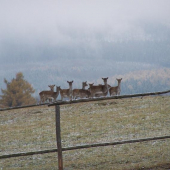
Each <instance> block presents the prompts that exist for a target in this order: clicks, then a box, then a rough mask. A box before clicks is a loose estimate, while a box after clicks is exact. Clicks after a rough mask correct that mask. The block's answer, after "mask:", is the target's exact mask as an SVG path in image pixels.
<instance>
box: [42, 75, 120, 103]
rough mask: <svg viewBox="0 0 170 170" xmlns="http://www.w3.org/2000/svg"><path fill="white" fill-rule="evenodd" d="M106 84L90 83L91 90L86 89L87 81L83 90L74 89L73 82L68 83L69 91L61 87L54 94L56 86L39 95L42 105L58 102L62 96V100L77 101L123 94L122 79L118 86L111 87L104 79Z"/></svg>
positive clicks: (83, 84) (104, 79) (83, 83)
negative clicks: (78, 99)
mask: <svg viewBox="0 0 170 170" xmlns="http://www.w3.org/2000/svg"><path fill="white" fill-rule="evenodd" d="M102 79H103V82H104V84H98V85H94V83H89V88H88V89H85V88H86V86H88V84H87V81H85V82H82V88H81V89H72V86H73V81H67V83H68V84H69V88H68V89H61V88H60V86H56V92H54V86H55V85H49V87H50V90H49V91H48V90H46V91H41V92H40V93H39V96H40V103H42V102H43V103H44V102H46V101H48V102H54V101H56V99H57V97H58V96H59V94H60V96H61V100H63V99H64V98H69V100H76V99H77V98H80V99H82V98H94V97H105V96H107V95H108V92H109V94H110V96H114V95H120V92H121V87H120V85H121V81H122V78H121V79H116V80H117V81H118V85H117V86H114V87H112V86H110V85H109V84H107V80H108V77H107V78H102Z"/></svg>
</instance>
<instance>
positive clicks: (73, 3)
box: [0, 0, 170, 54]
mask: <svg viewBox="0 0 170 170" xmlns="http://www.w3.org/2000/svg"><path fill="white" fill-rule="evenodd" d="M148 22H150V23H153V22H156V23H158V24H164V25H166V26H168V27H169V28H170V0H48V1H47V0H0V25H1V26H0V45H2V44H4V43H8V42H16V43H19V42H20V43H25V44H29V45H39V44H48V45H51V46H56V45H58V46H60V45H65V44H67V45H69V44H70V43H79V42H82V41H87V42H88V41H91V42H93V41H96V40H97V41H101V40H105V41H117V40H122V39H127V38H129V36H130V37H131V38H133V39H142V40H143V39H146V40H147V39H152V37H151V36H150V35H149V34H147V33H146V32H145V31H144V30H143V29H142V27H141V23H148ZM0 54H1V53H0Z"/></svg>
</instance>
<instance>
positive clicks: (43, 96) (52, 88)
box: [39, 85, 55, 103]
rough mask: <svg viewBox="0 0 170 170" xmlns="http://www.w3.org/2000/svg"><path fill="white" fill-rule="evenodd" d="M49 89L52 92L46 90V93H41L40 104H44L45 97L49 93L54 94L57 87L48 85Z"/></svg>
mask: <svg viewBox="0 0 170 170" xmlns="http://www.w3.org/2000/svg"><path fill="white" fill-rule="evenodd" d="M48 87H49V88H50V90H48V91H47V90H46V91H41V92H40V93H39V96H40V103H42V102H45V96H46V94H48V93H49V92H54V87H55V85H48Z"/></svg>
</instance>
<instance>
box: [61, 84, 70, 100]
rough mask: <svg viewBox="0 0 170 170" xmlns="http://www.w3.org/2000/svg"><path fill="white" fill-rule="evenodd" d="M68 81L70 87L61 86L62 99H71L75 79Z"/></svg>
mask: <svg viewBox="0 0 170 170" xmlns="http://www.w3.org/2000/svg"><path fill="white" fill-rule="evenodd" d="M67 83H68V84H69V89H61V88H60V87H59V91H60V95H61V100H63V98H69V99H70V101H71V100H72V93H73V90H72V84H73V81H67Z"/></svg>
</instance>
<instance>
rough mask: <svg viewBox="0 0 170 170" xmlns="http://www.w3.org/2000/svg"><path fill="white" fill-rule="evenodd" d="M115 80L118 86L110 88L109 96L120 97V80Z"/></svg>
mask: <svg viewBox="0 0 170 170" xmlns="http://www.w3.org/2000/svg"><path fill="white" fill-rule="evenodd" d="M116 80H117V82H118V85H117V86H115V87H111V88H110V89H109V93H110V96H114V95H120V92H121V88H120V85H121V81H122V78H120V79H116Z"/></svg>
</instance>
